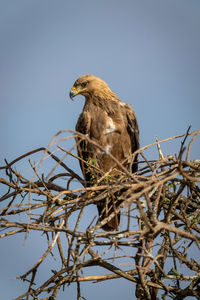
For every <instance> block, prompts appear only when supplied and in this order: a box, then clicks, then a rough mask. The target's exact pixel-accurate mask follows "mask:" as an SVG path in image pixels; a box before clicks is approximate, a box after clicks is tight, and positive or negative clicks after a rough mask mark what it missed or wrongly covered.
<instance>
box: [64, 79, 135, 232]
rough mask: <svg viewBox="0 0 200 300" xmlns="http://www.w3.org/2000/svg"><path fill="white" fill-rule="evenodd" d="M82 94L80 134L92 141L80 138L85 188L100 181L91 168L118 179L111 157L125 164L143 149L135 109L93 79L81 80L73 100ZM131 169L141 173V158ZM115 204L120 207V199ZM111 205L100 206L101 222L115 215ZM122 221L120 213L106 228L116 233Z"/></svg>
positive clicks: (105, 203)
mask: <svg viewBox="0 0 200 300" xmlns="http://www.w3.org/2000/svg"><path fill="white" fill-rule="evenodd" d="M79 94H80V95H83V96H84V97H85V105H84V108H83V111H82V113H81V114H80V116H79V119H78V121H77V124H76V131H77V132H80V133H81V134H84V135H85V136H87V137H88V139H83V138H81V137H78V138H77V139H76V141H77V150H78V155H79V157H80V158H81V160H80V166H81V169H82V172H83V175H84V179H85V185H86V186H91V185H93V184H94V183H95V180H97V178H96V172H95V171H94V172H93V171H92V168H89V167H88V165H90V164H94V165H95V166H97V167H98V169H100V170H101V171H102V172H103V173H106V172H109V171H110V173H109V174H110V175H112V176H116V174H117V170H118V172H119V167H118V166H117V165H116V161H114V160H113V159H111V157H110V154H111V155H112V156H114V157H115V158H116V159H117V160H118V161H119V162H121V163H122V162H124V161H127V159H128V158H130V157H131V155H132V154H133V153H134V152H135V151H136V150H137V149H138V148H139V130H138V123H137V119H136V115H135V112H134V110H133V109H132V107H131V105H129V104H126V103H124V102H122V101H121V100H119V98H118V97H117V95H116V94H115V93H114V92H113V91H112V90H111V89H110V88H109V87H108V85H107V84H106V83H105V82H104V81H103V80H101V79H100V78H98V77H96V76H93V75H84V76H82V77H80V78H78V79H77V80H76V81H75V83H74V85H73V87H72V89H71V91H70V98H71V99H73V98H74V97H75V96H76V95H79ZM92 141H93V142H94V143H92ZM97 145H99V146H100V147H98V146H97ZM84 161H85V162H87V163H84ZM129 162H130V159H129ZM126 166H127V164H126ZM128 167H129V170H130V169H131V172H136V171H137V156H136V157H135V160H134V162H132V164H131V166H130V163H129V166H128ZM114 201H115V203H117V199H115V200H114ZM108 202H109V204H108ZM108 202H107V200H104V201H100V202H97V208H98V212H99V216H100V220H102V219H104V218H105V217H108V216H109V215H110V214H111V213H113V211H114V208H115V207H116V206H115V203H113V199H112V200H111V199H110V200H109V201H108ZM119 221H120V213H118V214H117V215H115V216H114V217H113V218H112V219H111V220H110V221H108V222H107V224H105V225H104V226H102V228H103V229H104V230H115V229H117V228H118V225H119Z"/></svg>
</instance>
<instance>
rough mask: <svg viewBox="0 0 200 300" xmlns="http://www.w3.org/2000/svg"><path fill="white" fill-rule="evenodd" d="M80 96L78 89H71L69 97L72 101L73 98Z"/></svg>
mask: <svg viewBox="0 0 200 300" xmlns="http://www.w3.org/2000/svg"><path fill="white" fill-rule="evenodd" d="M77 94H78V91H77V89H76V88H75V87H74V86H73V88H72V89H71V91H70V93H69V97H70V98H71V100H73V98H74V97H75V96H76V95H77Z"/></svg>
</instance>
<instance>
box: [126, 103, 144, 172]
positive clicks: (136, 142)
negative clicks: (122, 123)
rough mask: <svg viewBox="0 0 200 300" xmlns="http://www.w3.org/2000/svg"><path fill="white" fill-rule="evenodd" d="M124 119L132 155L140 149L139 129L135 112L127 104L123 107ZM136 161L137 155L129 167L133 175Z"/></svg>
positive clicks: (135, 169)
mask: <svg viewBox="0 0 200 300" xmlns="http://www.w3.org/2000/svg"><path fill="white" fill-rule="evenodd" d="M124 117H125V118H126V119H127V132H128V134H129V136H130V141H131V153H132V154H134V152H135V151H137V150H138V149H139V148H140V139H139V127H138V122H137V118H136V115H135V112H134V110H133V109H132V107H131V105H129V104H125V105H124ZM137 161H138V155H136V156H135V158H134V161H133V162H132V165H131V168H132V172H133V173H134V172H136V171H137V169H138V165H137Z"/></svg>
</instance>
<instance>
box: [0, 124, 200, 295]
mask: <svg viewBox="0 0 200 300" xmlns="http://www.w3.org/2000/svg"><path fill="white" fill-rule="evenodd" d="M189 130H190V128H189V129H188V131H187V133H186V134H182V135H179V136H175V137H172V138H169V139H166V140H163V141H158V140H157V139H156V142H154V143H152V144H151V145H148V146H145V147H143V148H141V149H140V150H138V151H137V152H138V153H139V155H140V159H141V160H140V161H139V171H138V172H137V173H135V174H131V173H130V172H129V171H128V170H127V169H126V168H125V166H124V165H123V164H122V163H120V162H118V161H116V159H115V158H113V157H112V156H111V157H110V158H111V159H113V160H114V161H116V165H117V167H118V168H120V169H121V175H120V176H117V177H116V178H115V177H114V178H113V177H112V176H110V174H109V172H108V173H106V174H103V172H102V171H101V170H99V169H98V168H97V166H92V165H90V162H85V163H86V164H87V165H88V168H91V170H93V171H94V172H96V173H97V172H99V179H98V182H96V183H94V185H93V186H91V187H87V188H85V187H84V180H83V179H82V178H81V176H80V175H79V174H77V172H75V171H74V170H72V168H70V167H69V166H68V163H67V159H68V158H69V159H70V161H71V160H72V159H74V160H76V161H77V160H81V158H79V157H77V155H76V154H74V153H73V150H74V148H75V147H74V146H73V147H72V148H71V149H69V148H67V149H66V142H69V141H71V139H72V138H74V136H75V135H77V134H78V133H77V132H72V131H66V130H64V131H61V132H59V133H58V134H57V135H56V136H55V137H54V138H53V140H52V141H51V143H50V144H49V146H48V147H47V148H39V149H36V150H33V151H31V152H29V153H26V154H24V155H22V156H20V157H18V158H17V159H15V160H14V161H12V162H10V163H8V162H7V161H6V160H5V163H6V164H5V166H2V167H0V170H1V171H2V172H4V174H3V175H2V178H0V183H1V185H2V190H4V191H5V192H4V194H3V195H1V198H0V203H1V207H2V208H1V209H0V228H1V234H0V238H4V237H9V236H13V235H16V234H22V233H25V234H26V235H27V234H31V231H33V230H34V231H37V232H42V233H45V234H44V235H42V236H40V239H42V240H43V242H45V241H46V243H47V244H46V251H45V252H44V253H43V255H42V256H41V257H40V258H39V259H38V261H36V262H35V264H34V265H33V267H32V268H30V269H29V270H27V272H26V273H25V274H23V275H21V276H19V277H18V278H19V279H21V280H23V281H26V282H28V283H29V287H28V289H27V291H26V292H25V293H24V294H23V295H20V296H19V297H17V298H16V299H30V298H31V297H32V298H31V299H39V298H38V297H39V296H40V297H44V296H47V295H48V299H56V296H57V294H58V292H59V291H60V289H61V288H65V289H66V288H67V287H66V284H67V285H69V284H72V283H74V282H76V283H77V299H85V298H84V297H83V296H82V295H81V287H80V282H86V281H93V282H95V283H96V284H97V283H98V282H100V281H105V280H111V279H116V278H124V279H127V280H129V281H131V282H132V283H133V285H135V286H136V289H135V290H136V292H135V294H136V297H137V298H138V299H158V297H159V296H161V295H162V296H163V297H165V296H166V295H168V296H170V297H171V298H173V299H184V298H185V297H188V296H193V297H196V298H197V299H200V298H199V295H200V264H199V260H198V258H199V250H200V235H199V234H200V228H199V221H200V187H199V182H200V160H195V161H191V160H189V155H190V150H191V147H192V143H193V142H194V140H195V138H196V137H199V134H200V130H198V131H195V132H192V133H190V132H189ZM63 134H64V137H62V135H63ZM66 134H72V135H71V136H67V137H66ZM74 134H75V135H74ZM79 135H80V134H79ZM80 137H81V138H82V139H89V138H88V137H87V136H84V135H80ZM176 139H181V143H180V151H179V153H178V154H177V155H175V156H167V157H165V156H164V155H163V153H162V150H161V143H163V142H169V141H172V142H173V141H175V140H176ZM189 139H190V141H189V143H188V146H186V142H187V141H188V140H189ZM90 142H91V141H90ZM62 143H65V144H64V145H63V144H62ZM95 145H96V146H97V147H100V146H99V145H98V144H96V143H95ZM154 145H157V148H158V156H159V159H158V160H155V161H149V160H148V159H147V158H146V155H145V153H144V151H146V150H148V149H149V148H151V147H153V146H154ZM100 148H101V147H100ZM68 149H69V150H68ZM185 150H186V151H185ZM55 153H56V155H55ZM36 155H37V157H36V159H37V161H38V163H35V162H34V161H33V158H34V157H35V156H36ZM38 155H41V156H40V158H39V157H38ZM57 155H58V156H57ZM184 155H186V158H185V159H184ZM25 161H26V162H27V163H28V170H27V171H26V172H24V173H23V174H22V172H20V171H19V169H18V164H19V163H20V162H23V163H24V162H25ZM46 162H48V166H50V170H47V169H46V166H45V163H46ZM43 172H45V174H46V175H44V173H43ZM63 180H65V181H63ZM63 182H65V184H63ZM77 183H78V187H77ZM116 193H117V195H118V199H119V200H120V201H121V202H120V203H121V204H120V206H117V207H116V209H115V211H114V212H113V213H112V214H111V215H110V216H109V217H107V218H106V219H104V220H102V221H101V222H99V221H98V217H97V216H96V218H95V216H94V215H89V214H88V208H89V206H90V205H91V204H95V203H97V202H98V201H101V200H103V199H106V197H107V196H108V195H109V196H112V195H116ZM120 210H121V213H122V215H123V217H122V222H121V223H122V224H121V225H120V228H119V230H118V231H114V232H104V231H102V230H101V227H102V226H103V225H104V224H105V223H106V222H107V221H109V220H110V219H111V218H112V217H113V216H114V214H116V213H118V212H119V211H120ZM17 216H20V221H18V218H17ZM45 236H46V237H47V239H46V240H45V241H44V237H45ZM55 245H57V249H58V251H57V252H56V249H55V248H56V247H55ZM53 252H55V253H56V254H55V253H54V256H55V255H56V256H58V258H59V259H57V263H58V264H57V270H52V276H50V277H49V278H47V279H46V281H45V282H43V283H37V282H36V279H37V273H38V272H40V266H41V264H42V263H43V262H44V261H45V259H46V258H47V257H48V256H49V254H52V253H53ZM196 253H198V254H196ZM195 254H196V255H195ZM127 261H128V263H127ZM96 266H99V267H101V268H103V269H104V270H105V274H104V275H99V274H98V268H96ZM86 268H87V272H86V274H85V270H86ZM91 268H95V269H94V270H96V275H88V272H89V271H90V270H91ZM50 269H51V268H50ZM88 270H89V271H88ZM108 272H109V273H108ZM45 299H46V298H45Z"/></svg>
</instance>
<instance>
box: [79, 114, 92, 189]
mask: <svg viewBox="0 0 200 300" xmlns="http://www.w3.org/2000/svg"><path fill="white" fill-rule="evenodd" d="M90 127H91V115H90V113H88V112H85V111H83V112H82V113H81V114H80V116H79V118H78V121H77V124H76V131H77V132H80V133H82V134H84V135H86V136H90ZM76 144H77V151H78V155H79V157H80V158H81V160H80V161H79V162H80V167H81V170H82V173H83V176H84V178H85V181H86V185H88V184H87V183H89V182H90V179H91V173H90V172H88V171H87V169H88V166H87V164H86V163H84V161H85V162H87V161H88V160H89V152H88V141H87V140H86V139H84V138H81V137H80V136H77V137H76Z"/></svg>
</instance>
